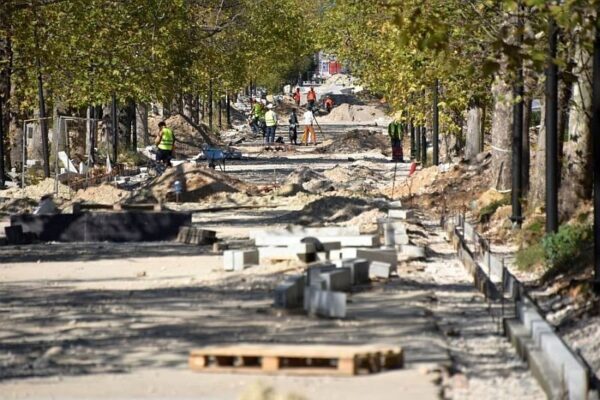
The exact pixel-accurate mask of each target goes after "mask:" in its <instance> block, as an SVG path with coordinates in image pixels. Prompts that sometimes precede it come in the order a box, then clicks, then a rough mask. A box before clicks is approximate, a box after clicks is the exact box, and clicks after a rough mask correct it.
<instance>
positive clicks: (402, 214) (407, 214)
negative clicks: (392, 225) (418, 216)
mask: <svg viewBox="0 0 600 400" xmlns="http://www.w3.org/2000/svg"><path fill="white" fill-rule="evenodd" d="M388 217H389V218H391V219H403V220H408V219H414V218H415V212H414V211H413V210H395V209H391V210H389V211H388Z"/></svg>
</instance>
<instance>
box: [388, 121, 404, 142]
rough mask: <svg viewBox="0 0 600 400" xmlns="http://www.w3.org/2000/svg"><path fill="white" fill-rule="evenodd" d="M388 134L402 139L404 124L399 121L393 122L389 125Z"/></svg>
mask: <svg viewBox="0 0 600 400" xmlns="http://www.w3.org/2000/svg"><path fill="white" fill-rule="evenodd" d="M388 135H390V139H399V140H401V139H402V126H401V125H400V123H399V122H392V123H391V124H389V125H388Z"/></svg>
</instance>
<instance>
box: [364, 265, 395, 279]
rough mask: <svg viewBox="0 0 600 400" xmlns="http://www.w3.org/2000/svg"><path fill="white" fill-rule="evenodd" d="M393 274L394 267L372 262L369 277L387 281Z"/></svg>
mask: <svg viewBox="0 0 600 400" xmlns="http://www.w3.org/2000/svg"><path fill="white" fill-rule="evenodd" d="M391 273H392V266H391V264H389V263H386V262H381V261H372V262H371V264H370V265H369V277H370V278H383V279H387V278H389V277H390V274H391Z"/></svg>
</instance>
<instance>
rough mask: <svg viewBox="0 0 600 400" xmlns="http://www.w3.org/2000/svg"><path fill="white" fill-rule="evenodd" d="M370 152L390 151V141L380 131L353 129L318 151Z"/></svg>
mask: <svg viewBox="0 0 600 400" xmlns="http://www.w3.org/2000/svg"><path fill="white" fill-rule="evenodd" d="M370 150H381V151H383V152H389V151H390V144H389V139H388V137H387V136H385V135H383V134H381V132H380V131H374V130H369V129H353V130H350V131H348V132H346V134H345V135H344V136H343V137H341V138H339V139H336V140H334V141H332V142H330V143H327V144H323V145H322V146H321V147H319V148H317V151H319V152H323V153H329V152H339V153H358V152H365V151H370Z"/></svg>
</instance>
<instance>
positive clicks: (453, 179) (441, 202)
mask: <svg viewBox="0 0 600 400" xmlns="http://www.w3.org/2000/svg"><path fill="white" fill-rule="evenodd" d="M492 175H493V174H492V173H491V171H490V162H489V160H487V161H485V162H483V163H482V164H479V165H476V166H469V165H466V164H456V165H453V166H449V165H440V166H433V167H429V168H425V169H423V170H421V171H417V172H416V173H415V174H414V175H413V176H412V177H410V178H407V179H406V181H404V182H400V183H396V187H395V188H394V193H393V199H394V200H398V199H400V200H402V204H403V205H405V206H406V207H413V208H419V209H423V210H428V212H431V213H435V214H437V215H441V214H442V213H443V212H444V211H445V212H446V213H454V212H458V211H462V210H464V209H467V210H468V211H470V210H471V205H472V204H471V203H472V200H473V199H474V198H475V199H476V198H479V196H480V195H481V194H483V193H484V192H485V191H487V190H488V189H489V188H490V186H492ZM382 194H383V195H385V196H388V197H390V198H392V185H391V184H390V185H389V186H388V187H387V188H385V189H384V190H383V191H382Z"/></svg>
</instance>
